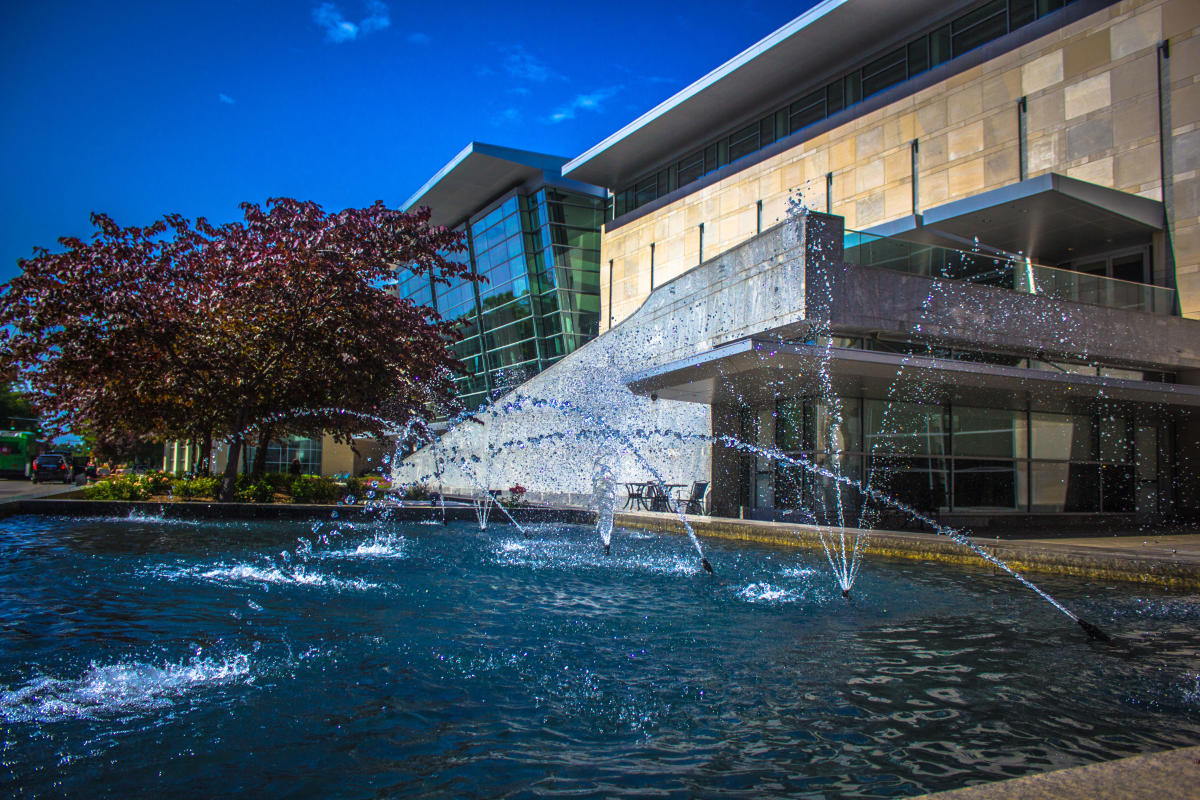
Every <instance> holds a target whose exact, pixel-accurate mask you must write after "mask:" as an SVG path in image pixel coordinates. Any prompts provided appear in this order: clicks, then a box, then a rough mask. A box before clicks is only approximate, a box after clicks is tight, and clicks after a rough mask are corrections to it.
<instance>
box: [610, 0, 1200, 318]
mask: <svg viewBox="0 0 1200 800" xmlns="http://www.w3.org/2000/svg"><path fill="white" fill-rule="evenodd" d="M1163 39H1168V40H1169V41H1170V57H1169V58H1168V59H1166V70H1167V73H1168V74H1167V87H1166V91H1165V95H1164V98H1163V100H1164V101H1165V106H1166V107H1167V109H1168V112H1169V125H1170V135H1169V137H1168V140H1167V147H1166V148H1161V147H1160V145H1161V140H1160V136H1159V128H1160V110H1161V109H1160V98H1159V92H1158V81H1159V60H1158V44H1159V42H1161V41H1162V40H1163ZM1022 96H1025V97H1026V98H1027V103H1028V116H1027V143H1028V159H1027V163H1028V177H1035V176H1037V175H1041V174H1043V173H1047V172H1055V173H1060V174H1064V175H1067V176H1069V177H1073V178H1078V179H1080V180H1084V181H1088V182H1091V183H1096V184H1100V185H1103V186H1107V187H1111V188H1114V189H1118V190H1121V191H1124V192H1129V193H1131V194H1137V195H1142V196H1145V197H1149V198H1153V199H1155V200H1163V201H1164V202H1165V203H1166V205H1167V212H1168V219H1169V222H1170V224H1171V229H1172V239H1173V242H1172V243H1173V246H1174V261H1175V264H1174V276H1173V277H1174V280H1175V282H1176V284H1177V287H1178V290H1179V293H1180V303H1181V307H1182V311H1183V313H1184V315H1185V316H1191V317H1200V3H1197V2H1196V0H1130V1H1129V2H1121V3H1116V4H1114V5H1112V6H1109V7H1108V8H1105V9H1103V10H1101V11H1098V12H1096V13H1094V14H1092V15H1090V16H1088V17H1085V18H1083V19H1081V20H1079V21H1077V22H1075V23H1072V24H1071V25H1068V26H1066V27H1064V28H1062V29H1060V30H1057V31H1055V32H1053V33H1051V34H1049V35H1047V36H1044V37H1041V38H1039V39H1037V40H1035V41H1033V42H1031V43H1029V44H1027V45H1025V46H1022V47H1020V48H1018V49H1016V50H1013V51H1010V52H1008V53H1005V54H1003V55H1000V56H998V57H996V58H993V59H991V60H989V61H987V62H985V63H983V64H981V65H979V66H976V67H973V68H971V69H968V70H965V71H963V72H960V73H959V74H957V75H954V76H952V77H950V78H949V79H947V80H945V81H942V82H940V83H938V84H936V85H934V86H931V87H929V88H926V89H923V90H921V91H919V92H916V93H915V94H912V95H910V96H908V97H905V98H902V99H900V100H898V101H896V102H894V103H891V104H889V105H887V106H884V107H882V108H879V109H876V110H874V111H871V112H869V113H866V114H864V115H863V116H861V117H859V118H857V119H854V120H852V121H850V122H848V123H846V124H845V125H842V126H840V127H838V128H835V129H833V130H831V131H828V132H826V133H822V134H820V135H818V136H815V137H813V138H812V139H810V140H808V141H806V142H804V143H803V144H800V145H798V146H796V147H793V148H792V149H790V150H787V151H785V152H783V153H781V154H779V155H776V156H773V157H771V158H768V159H766V160H764V161H762V162H760V163H758V164H754V165H752V166H749V167H747V168H746V169H743V170H741V171H739V172H736V173H735V174H733V175H731V176H729V177H727V178H725V179H723V180H721V181H718V182H716V183H713V184H711V185H709V186H705V187H704V188H702V189H699V190H697V191H695V192H693V193H691V194H689V195H687V196H686V197H683V198H681V199H679V200H677V201H675V202H673V203H670V204H668V205H666V206H664V207H662V208H659V209H657V210H655V211H653V212H651V213H649V214H646V215H645V216H642V217H640V218H637V219H635V220H633V221H631V222H628V223H626V224H623V225H621V226H620V227H618V228H616V229H615V230H610V231H606V233H605V235H604V237H603V244H602V253H601V275H600V278H601V280H600V283H601V325H602V327H603V326H606V325H607V324H608V320H609V316H610V313H611V316H612V320H613V322H614V324H615V323H617V322H620V321H621V320H623V319H625V318H626V317H628V316H629V315H630V314H632V313H633V312H634V311H635V310H636V309H637V308H638V307H639V306H640V305H641V303H642V301H643V300H644V299H645V298H646V297H647V295H648V294H649V293H650V289H651V286H650V245H651V244H652V243H653V244H654V245H655V248H654V282H655V285H656V286H657V285H661V284H662V283H664V282H666V281H668V280H670V279H672V278H674V277H676V276H678V275H680V274H681V273H683V272H684V271H686V270H688V269H690V268H692V267H694V266H695V265H696V264H697V263H698V262H699V260H700V233H699V230H700V229H699V226H700V225H701V224H703V225H704V253H703V255H704V257H705V258H711V257H712V256H714V255H716V254H718V253H720V252H722V251H724V250H727V249H728V248H730V247H733V246H736V245H738V244H740V243H742V242H745V241H747V240H748V239H750V238H751V237H753V236H754V235H755V234H756V232H757V224H758V218H757V208H756V204H757V203H758V201H760V200H761V201H762V203H763V212H762V218H763V226H764V227H769V226H770V225H772V224H774V223H775V222H777V221H778V220H780V219H782V218H783V216H784V214H785V206H786V202H787V198H788V195H789V193H791V192H792V191H794V190H801V191H802V193H803V195H804V198H805V200H806V202H807V204H808V205H809V206H810V207H812V208H816V209H818V210H825V180H826V178H825V176H826V173H829V172H832V173H833V207H832V213H834V214H837V215H840V216H843V217H844V218H845V220H846V227H847V228H850V229H855V230H861V229H864V228H868V227H871V226H874V225H878V224H880V223H884V222H888V221H891V220H895V219H899V218H902V217H905V216H908V215H910V214H912V213H913V212H914V209H913V177H914V176H913V169H912V151H911V147H912V142H913V140H917V141H918V143H919V158H918V164H917V171H916V179H917V188H918V191H917V210H918V211H919V210H922V209H929V208H932V207H935V206H939V205H942V204H944V203H947V202H950V201H954V200H959V199H963V198H966V197H970V196H973V195H976V194H979V193H980V192H983V191H987V190H991V189H996V188H1000V187H1002V186H1007V185H1010V184H1013V183H1016V182H1017V181H1018V180H1019V167H1020V165H1019V159H1018V149H1019V145H1018V112H1017V102H1018V100H1019V99H1020V98H1021V97H1022ZM783 99H784V98H780V100H783ZM696 135H697V137H698V138H699V137H701V136H702V135H703V132H702V131H697V134H696ZM1164 153H1165V155H1166V158H1167V164H1168V175H1167V182H1166V185H1167V189H1168V191H1167V196H1166V197H1165V198H1164V196H1163V194H1164V193H1163V187H1164V181H1163V175H1162V170H1161V168H1160V164H1161V158H1160V156H1161V154H1164ZM610 261H611V262H612V269H611V279H612V291H611V294H610V292H609V288H608V287H609V278H610V275H609V272H610V269H609V262H610ZM1166 277H1168V278H1169V277H1170V276H1166Z"/></svg>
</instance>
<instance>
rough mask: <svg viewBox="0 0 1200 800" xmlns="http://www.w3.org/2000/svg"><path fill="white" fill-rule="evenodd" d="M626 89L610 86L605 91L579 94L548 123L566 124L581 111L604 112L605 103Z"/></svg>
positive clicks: (559, 109) (548, 119) (550, 118)
mask: <svg viewBox="0 0 1200 800" xmlns="http://www.w3.org/2000/svg"><path fill="white" fill-rule="evenodd" d="M624 88H625V87H624V86H608V87H606V88H604V89H597V90H596V91H594V92H587V93H585V94H577V95H575V97H573V98H572V99H571V101H570V102H569V103H567V104H566V105H564V106H561V107H559V108H558V109H556V110H555V111H554V113H552V114H551V115H550V116H549V117H548V118H547V120H546V121H547V122H565V121H566V120H569V119H575V115H576V114H577V113H578V112H580V111H603V110H604V109H603V106H604V103H605V101H606V100H610V99H612V98H613V97H614V96H616V94H617V93H618V92H620V91H621V90H622V89H624Z"/></svg>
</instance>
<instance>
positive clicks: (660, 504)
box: [643, 483, 675, 511]
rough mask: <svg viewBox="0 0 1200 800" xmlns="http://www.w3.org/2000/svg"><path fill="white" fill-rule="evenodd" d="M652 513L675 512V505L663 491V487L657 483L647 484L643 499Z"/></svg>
mask: <svg viewBox="0 0 1200 800" xmlns="http://www.w3.org/2000/svg"><path fill="white" fill-rule="evenodd" d="M643 502H645V503H646V504H647V505H648V506H649V508H650V510H651V511H674V510H675V507H674V504H673V503H672V502H671V497H670V495H668V494H667V493H666V492H664V491H663V489H662V487H661V486H659V485H658V484H657V483H647V484H646V493H645V497H644V499H643Z"/></svg>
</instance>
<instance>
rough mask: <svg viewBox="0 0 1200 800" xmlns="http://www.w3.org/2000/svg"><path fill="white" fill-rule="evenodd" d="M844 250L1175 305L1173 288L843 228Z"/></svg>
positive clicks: (868, 261)
mask: <svg viewBox="0 0 1200 800" xmlns="http://www.w3.org/2000/svg"><path fill="white" fill-rule="evenodd" d="M845 251H846V253H845V260H846V262H847V263H849V264H858V265H859V266H863V267H878V268H880V269H889V270H893V271H895V272H904V273H908V274H909V275H922V276H924V277H928V278H947V279H950V280H961V281H969V282H971V283H978V284H982V285H984V286H996V287H999V288H1001V289H1009V290H1011V291H1014V292H1021V293H1023V294H1037V295H1042V296H1043V297H1052V298H1054V299H1056V300H1067V301H1070V302H1073V303H1088V304H1090V305H1097V306H1105V307H1107V308H1120V309H1125V310H1128V311H1145V312H1148V313H1151V314H1171V313H1173V311H1174V308H1175V290H1173V289H1168V288H1165V287H1162V286H1151V285H1150V284H1146V283H1134V282H1132V281H1123V280H1118V279H1116V278H1106V277H1104V276H1102V275H1089V274H1087V273H1084V272H1075V271H1073V270H1069V269H1058V268H1056V267H1045V266H1042V265H1040V264H1033V263H1031V262H1030V261H1028V260H1027V259H1019V258H1015V257H1012V256H1003V255H995V254H992V253H987V252H984V251H982V250H979V251H966V250H955V249H952V248H949V247H940V246H937V245H930V244H922V243H920V242H908V241H904V240H903V239H893V238H889V237H886V236H876V235H874V234H870V233H863V232H861V231H846V235H845Z"/></svg>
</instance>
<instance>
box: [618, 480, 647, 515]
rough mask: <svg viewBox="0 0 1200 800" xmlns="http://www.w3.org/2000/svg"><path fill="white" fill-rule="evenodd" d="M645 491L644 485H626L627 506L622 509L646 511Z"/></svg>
mask: <svg viewBox="0 0 1200 800" xmlns="http://www.w3.org/2000/svg"><path fill="white" fill-rule="evenodd" d="M645 490H646V484H644V483H627V484H625V505H624V506H622V508H639V509H644V508H645V507H646V506H645V502H644V501H645V499H646V495H645Z"/></svg>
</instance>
